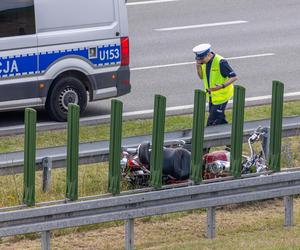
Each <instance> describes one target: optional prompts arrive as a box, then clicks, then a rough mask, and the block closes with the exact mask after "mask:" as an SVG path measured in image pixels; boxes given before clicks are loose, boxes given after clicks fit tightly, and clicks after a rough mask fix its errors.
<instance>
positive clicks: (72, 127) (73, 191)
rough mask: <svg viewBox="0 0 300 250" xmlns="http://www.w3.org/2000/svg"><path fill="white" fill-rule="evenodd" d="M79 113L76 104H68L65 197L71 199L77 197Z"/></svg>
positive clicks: (73, 199)
mask: <svg viewBox="0 0 300 250" xmlns="http://www.w3.org/2000/svg"><path fill="white" fill-rule="evenodd" d="M79 113H80V108H79V106H78V105H76V104H73V103H70V104H69V105H68V144H67V187H66V197H67V198H69V199H70V200H72V201H75V200H77V199H78V157H79V156H78V153H79V152H78V149H79Z"/></svg>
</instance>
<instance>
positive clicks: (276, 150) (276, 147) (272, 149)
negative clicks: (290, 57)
mask: <svg viewBox="0 0 300 250" xmlns="http://www.w3.org/2000/svg"><path fill="white" fill-rule="evenodd" d="M283 91H284V84H283V83H282V82H279V81H273V87H272V109H271V129H270V145H269V166H270V169H271V170H273V171H276V172H279V171H280V158H281V137H282V112H283Z"/></svg>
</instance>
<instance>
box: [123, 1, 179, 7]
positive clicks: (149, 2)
mask: <svg viewBox="0 0 300 250" xmlns="http://www.w3.org/2000/svg"><path fill="white" fill-rule="evenodd" d="M177 1H179V0H152V1H142V2H131V3H127V4H126V5H128V6H133V5H144V4H155V3H166V2H177Z"/></svg>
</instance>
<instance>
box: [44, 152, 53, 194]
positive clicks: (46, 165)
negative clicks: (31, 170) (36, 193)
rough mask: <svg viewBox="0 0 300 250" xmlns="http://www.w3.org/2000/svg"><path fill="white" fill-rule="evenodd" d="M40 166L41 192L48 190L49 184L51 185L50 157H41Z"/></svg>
mask: <svg viewBox="0 0 300 250" xmlns="http://www.w3.org/2000/svg"><path fill="white" fill-rule="evenodd" d="M42 166H43V192H47V191H49V190H50V186H51V170H52V159H51V157H45V158H43V159H42Z"/></svg>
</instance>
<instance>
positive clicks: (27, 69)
mask: <svg viewBox="0 0 300 250" xmlns="http://www.w3.org/2000/svg"><path fill="white" fill-rule="evenodd" d="M93 48H95V49H96V53H95V55H93V57H90V58H89V50H90V48H76V49H70V50H58V51H47V52H42V53H39V54H27V55H20V56H18V55H17V56H10V57H0V78H6V77H12V76H21V75H34V74H38V73H40V72H41V73H43V72H44V71H46V70H47V68H48V67H49V66H50V65H51V64H53V63H54V62H55V61H57V60H59V59H61V58H63V57H66V56H77V57H83V58H85V59H86V60H89V61H90V62H91V63H92V64H93V65H94V66H96V67H97V66H103V65H111V64H118V63H120V61H121V47H120V45H117V44H114V45H105V46H98V47H93ZM38 60H39V62H40V64H39V66H38V65H37V61H38Z"/></svg>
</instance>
